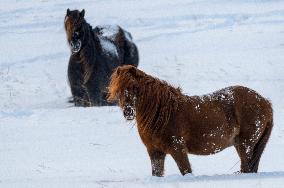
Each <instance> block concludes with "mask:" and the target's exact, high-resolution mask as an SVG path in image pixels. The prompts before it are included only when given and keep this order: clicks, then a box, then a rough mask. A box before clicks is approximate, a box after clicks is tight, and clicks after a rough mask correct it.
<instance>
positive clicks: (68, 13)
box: [66, 8, 70, 16]
mask: <svg viewBox="0 0 284 188" xmlns="http://www.w3.org/2000/svg"><path fill="white" fill-rule="evenodd" d="M66 15H67V16H69V15H70V9H69V8H68V9H67V12H66Z"/></svg>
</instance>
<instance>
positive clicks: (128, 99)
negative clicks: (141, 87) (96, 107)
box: [108, 65, 138, 120]
mask: <svg viewBox="0 0 284 188" xmlns="http://www.w3.org/2000/svg"><path fill="white" fill-rule="evenodd" d="M136 71H137V69H136V68H135V67H133V66H131V65H125V66H122V67H118V68H117V69H116V70H115V71H114V73H113V74H112V76H111V81H110V85H109V88H108V89H109V97H108V101H118V102H119V106H120V107H121V108H122V110H123V115H124V117H125V118H126V119H127V120H133V119H135V117H136V107H137V95H138V81H137V77H136V76H137V74H136Z"/></svg>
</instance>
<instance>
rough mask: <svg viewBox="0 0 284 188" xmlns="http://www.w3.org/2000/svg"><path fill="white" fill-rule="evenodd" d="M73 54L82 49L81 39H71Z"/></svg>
mask: <svg viewBox="0 0 284 188" xmlns="http://www.w3.org/2000/svg"><path fill="white" fill-rule="evenodd" d="M70 46H71V51H72V54H74V53H77V52H79V51H80V50H81V47H82V42H81V40H79V39H78V40H76V41H71V42H70Z"/></svg>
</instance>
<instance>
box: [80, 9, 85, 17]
mask: <svg viewBox="0 0 284 188" xmlns="http://www.w3.org/2000/svg"><path fill="white" fill-rule="evenodd" d="M84 16H85V9H83V10H82V11H81V12H80V17H81V18H84Z"/></svg>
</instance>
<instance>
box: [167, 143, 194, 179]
mask: <svg viewBox="0 0 284 188" xmlns="http://www.w3.org/2000/svg"><path fill="white" fill-rule="evenodd" d="M175 149H176V148H174V149H173V151H172V152H171V156H172V157H173V159H174V160H175V162H176V164H177V166H178V168H179V171H180V173H181V174H182V175H185V174H188V173H191V172H192V170H191V166H190V163H189V160H188V156H187V152H186V150H185V149H178V150H175Z"/></svg>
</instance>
